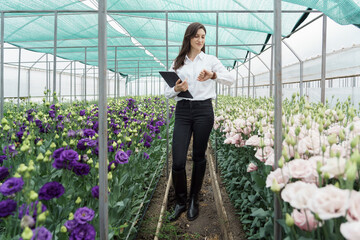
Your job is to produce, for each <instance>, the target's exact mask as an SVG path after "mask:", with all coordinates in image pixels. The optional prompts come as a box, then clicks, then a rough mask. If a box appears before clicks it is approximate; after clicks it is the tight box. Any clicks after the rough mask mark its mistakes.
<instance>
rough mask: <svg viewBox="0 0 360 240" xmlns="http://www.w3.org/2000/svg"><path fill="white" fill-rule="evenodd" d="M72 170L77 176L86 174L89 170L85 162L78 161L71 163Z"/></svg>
mask: <svg viewBox="0 0 360 240" xmlns="http://www.w3.org/2000/svg"><path fill="white" fill-rule="evenodd" d="M72 171H73V172H74V173H75V174H76V175H79V176H83V175H88V174H89V172H90V166H89V165H87V164H86V163H78V162H76V163H75V164H73V165H72Z"/></svg>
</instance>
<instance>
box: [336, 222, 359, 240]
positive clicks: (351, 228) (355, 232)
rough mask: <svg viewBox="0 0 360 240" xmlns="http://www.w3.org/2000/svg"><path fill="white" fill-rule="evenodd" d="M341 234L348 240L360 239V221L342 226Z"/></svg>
mask: <svg viewBox="0 0 360 240" xmlns="http://www.w3.org/2000/svg"><path fill="white" fill-rule="evenodd" d="M340 232H341V234H342V235H343V236H344V237H345V238H346V239H347V240H359V239H360V221H357V222H346V223H343V224H341V225H340Z"/></svg>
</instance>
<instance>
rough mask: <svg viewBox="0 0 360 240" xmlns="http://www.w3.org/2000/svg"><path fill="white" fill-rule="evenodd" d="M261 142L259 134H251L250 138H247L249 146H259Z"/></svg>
mask: <svg viewBox="0 0 360 240" xmlns="http://www.w3.org/2000/svg"><path fill="white" fill-rule="evenodd" d="M259 143H260V138H259V136H258V135H254V136H251V137H250V138H249V139H248V140H246V143H245V144H246V145H247V146H255V147H258V146H259Z"/></svg>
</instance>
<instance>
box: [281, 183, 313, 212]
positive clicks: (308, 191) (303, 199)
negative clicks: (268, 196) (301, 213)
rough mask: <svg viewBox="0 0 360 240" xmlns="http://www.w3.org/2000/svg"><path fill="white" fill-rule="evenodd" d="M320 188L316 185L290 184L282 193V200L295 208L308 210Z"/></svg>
mask: <svg viewBox="0 0 360 240" xmlns="http://www.w3.org/2000/svg"><path fill="white" fill-rule="evenodd" d="M317 190H318V188H317V187H316V185H315V184H312V183H305V182H302V181H297V182H294V183H288V184H287V185H286V186H285V187H284V189H283V191H282V192H281V198H282V199H283V200H284V201H285V202H288V203H289V204H290V205H291V206H292V207H293V208H297V209H305V208H308V202H309V200H310V199H311V197H312V196H314V195H315V193H316V191H317Z"/></svg>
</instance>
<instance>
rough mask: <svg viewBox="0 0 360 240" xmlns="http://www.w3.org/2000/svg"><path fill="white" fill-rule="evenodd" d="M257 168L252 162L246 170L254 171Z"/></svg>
mask: <svg viewBox="0 0 360 240" xmlns="http://www.w3.org/2000/svg"><path fill="white" fill-rule="evenodd" d="M257 169H258V167H257V166H256V165H255V164H254V163H250V164H249V166H248V168H247V172H254V171H256V170H257Z"/></svg>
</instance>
